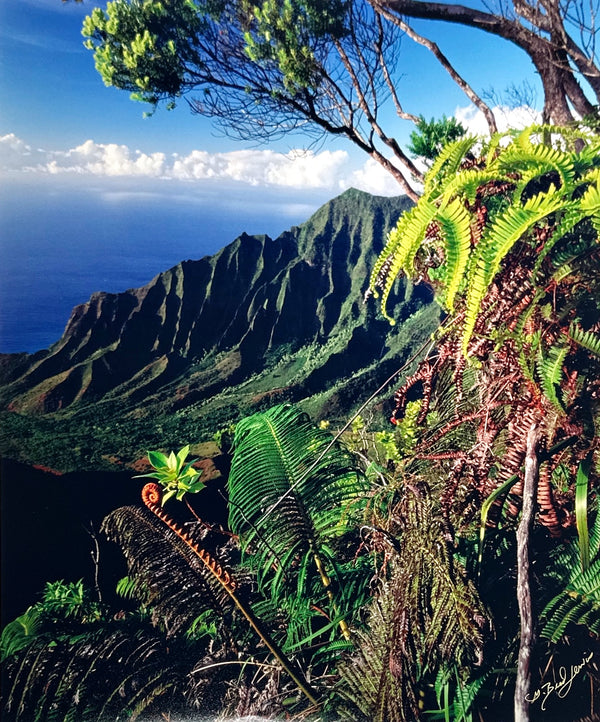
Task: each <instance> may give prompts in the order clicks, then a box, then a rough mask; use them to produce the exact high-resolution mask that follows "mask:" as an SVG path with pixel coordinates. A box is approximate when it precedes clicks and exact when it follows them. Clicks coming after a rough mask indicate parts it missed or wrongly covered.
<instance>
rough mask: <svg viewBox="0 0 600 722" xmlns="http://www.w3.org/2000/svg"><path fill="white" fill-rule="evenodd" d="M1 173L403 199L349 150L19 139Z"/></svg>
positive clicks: (5, 154)
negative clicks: (159, 147)
mask: <svg viewBox="0 0 600 722" xmlns="http://www.w3.org/2000/svg"><path fill="white" fill-rule="evenodd" d="M0 168H2V169H3V170H5V171H10V172H19V173H29V174H33V173H37V174H44V175H66V174H69V175H82V176H83V175H88V176H96V177H130V178H152V179H164V180H178V181H190V182H202V181H205V182H211V183H214V184H218V183H223V184H227V183H229V184H230V183H236V184H245V185H248V186H252V187H254V188H256V187H261V186H262V187H266V188H282V189H285V188H288V189H304V190H328V191H332V192H339V191H342V190H344V189H346V188H348V187H350V186H354V187H358V188H361V189H362V190H366V191H369V192H372V193H380V194H383V195H397V194H398V193H399V188H398V186H397V185H396V183H395V182H394V180H393V179H392V178H391V177H390V176H389V175H388V174H387V173H386V172H385V171H384V170H383V169H381V168H380V167H379V166H378V164H377V163H375V162H373V161H372V160H370V159H368V160H367V161H366V162H365V163H364V164H363V165H362V166H359V167H358V168H357V167H356V165H355V164H354V163H353V162H352V160H351V158H350V155H349V154H348V153H347V152H346V151H343V150H334V151H330V150H323V151H321V152H318V153H315V152H313V151H301V150H292V151H290V152H289V153H276V152H275V151H272V150H236V151H232V152H227V153H209V152H207V151H204V150H192V151H191V152H190V153H188V154H187V155H179V154H171V155H168V154H166V153H163V152H155V153H143V152H142V151H140V150H133V149H131V148H129V147H128V146H126V145H118V144H116V143H97V142H95V141H93V140H86V141H85V142H84V143H82V144H81V145H78V146H77V147H75V148H70V149H68V150H44V149H41V148H34V147H32V146H31V145H29V144H27V143H26V142H25V141H23V140H22V139H21V138H18V137H17V136H16V135H15V134H14V133H9V134H7V135H4V136H0Z"/></svg>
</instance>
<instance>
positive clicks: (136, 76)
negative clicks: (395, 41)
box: [82, 0, 347, 107]
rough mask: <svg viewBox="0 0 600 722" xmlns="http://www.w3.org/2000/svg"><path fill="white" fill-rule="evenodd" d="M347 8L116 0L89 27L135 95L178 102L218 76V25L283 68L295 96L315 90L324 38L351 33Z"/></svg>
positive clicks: (100, 62)
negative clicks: (214, 46)
mask: <svg viewBox="0 0 600 722" xmlns="http://www.w3.org/2000/svg"><path fill="white" fill-rule="evenodd" d="M346 12H347V5H346V3H345V2H341V1H340V0H335V2H324V0H284V2H274V1H273V0H264V1H263V2H254V1H253V0H241V1H240V2H224V0H202V2H199V1H198V0H142V1H141V2H128V1H127V0H113V1H112V2H109V3H108V4H107V7H106V11H104V10H102V9H101V8H94V10H93V11H92V12H91V14H90V15H89V16H88V17H86V19H85V22H84V25H83V30H82V33H83V35H84V36H85V37H86V41H85V46H86V47H87V48H88V49H90V50H92V51H93V52H94V59H95V64H96V69H97V70H98V72H99V74H100V76H101V77H102V79H103V80H104V83H105V84H106V85H110V86H114V87H117V88H121V89H126V90H130V91H132V94H131V97H132V99H133V100H139V101H143V102H146V103H150V104H151V105H153V106H156V105H157V104H158V103H159V102H160V100H162V99H170V100H169V103H170V105H169V106H168V107H173V104H174V99H175V98H177V97H179V96H181V95H182V94H183V93H185V92H186V91H187V90H188V89H189V88H191V87H195V86H196V85H197V84H199V83H201V82H202V81H203V80H204V81H205V82H207V83H208V82H209V81H211V80H212V79H213V76H212V74H211V73H212V72H214V71H211V68H210V63H211V51H210V44H211V42H214V35H215V31H216V33H217V35H218V34H219V32H221V34H225V33H227V35H228V36H230V38H229V41H228V42H229V43H232V37H233V36H234V35H235V36H236V37H237V42H238V43H239V47H238V48H236V50H240V49H241V50H243V53H244V54H245V55H246V56H247V58H248V59H250V60H251V61H252V62H254V63H256V64H257V65H258V66H261V65H262V66H265V67H268V66H270V65H272V66H274V67H276V68H277V69H278V71H279V73H280V74H281V83H282V91H283V90H284V91H287V92H288V93H289V94H290V95H291V96H292V97H293V96H294V95H295V94H296V92H297V91H298V89H301V88H307V87H312V88H315V87H316V86H317V84H318V82H319V79H320V74H321V71H320V67H319V64H318V63H317V62H316V59H315V52H316V51H317V50H318V45H319V41H320V40H321V39H323V38H325V37H327V36H333V37H337V38H339V37H342V36H343V35H344V34H345V33H346V32H347V30H346V27H345V15H346ZM221 42H225V39H224V37H222V38H221ZM212 59H214V58H212ZM238 82H242V83H243V76H242V78H241V80H240V81H238ZM232 90H234V87H232ZM206 92H207V93H210V90H208V88H207V91H206ZM273 92H276V91H275V90H274V91H273Z"/></svg>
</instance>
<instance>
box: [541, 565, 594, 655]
mask: <svg viewBox="0 0 600 722" xmlns="http://www.w3.org/2000/svg"><path fill="white" fill-rule="evenodd" d="M541 619H542V621H543V622H544V626H543V628H542V631H541V636H542V637H545V638H546V639H550V640H551V641H553V642H557V641H558V640H559V639H560V637H561V636H562V635H563V634H564V632H565V630H566V628H567V626H568V625H569V624H570V623H572V624H584V625H585V626H586V627H587V628H588V629H589V630H590V632H592V634H600V559H596V561H595V562H594V563H593V564H592V565H591V566H590V568H589V569H588V570H587V571H586V572H582V571H581V570H578V571H577V572H575V573H574V574H573V576H572V577H571V579H570V582H569V584H568V585H567V588H566V589H565V590H564V591H563V592H561V593H560V594H558V595H557V596H556V597H554V599H552V600H551V601H550V602H549V603H548V604H547V605H546V607H545V609H544V611H543V612H542V615H541Z"/></svg>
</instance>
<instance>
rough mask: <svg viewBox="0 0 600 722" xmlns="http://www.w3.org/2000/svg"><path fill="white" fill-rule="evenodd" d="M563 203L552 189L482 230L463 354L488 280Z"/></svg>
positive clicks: (471, 282)
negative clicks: (532, 231)
mask: <svg viewBox="0 0 600 722" xmlns="http://www.w3.org/2000/svg"><path fill="white" fill-rule="evenodd" d="M563 203H564V201H563V199H562V197H561V196H560V195H559V194H558V193H557V192H556V190H555V189H554V188H552V189H551V190H550V191H549V192H548V193H540V194H538V195H536V196H534V197H533V198H530V199H529V200H528V201H527V202H526V203H525V205H523V206H521V205H514V206H509V207H508V208H507V209H506V210H505V211H504V212H503V213H501V214H499V215H498V216H496V217H495V218H494V221H493V222H492V224H491V225H490V226H489V227H488V228H487V229H486V231H485V234H484V237H483V238H482V241H481V243H480V244H479V246H478V249H477V254H476V255H475V257H474V258H473V260H472V262H471V266H470V272H469V278H468V287H467V297H466V311H465V323H464V329H463V351H465V352H466V350H467V348H468V345H469V341H470V340H471V336H472V333H473V329H474V328H475V323H476V321H477V316H478V313H479V310H480V308H481V303H482V301H483V299H484V297H485V295H486V293H487V291H488V289H489V287H490V284H491V282H492V279H493V278H494V276H495V275H496V274H497V273H498V271H499V270H500V264H501V263H502V260H503V259H504V258H505V257H506V255H507V254H508V252H509V251H510V250H511V249H512V247H513V246H514V245H515V244H516V243H517V242H518V241H519V240H520V239H521V238H522V237H523V236H524V235H525V234H526V233H527V232H528V231H529V230H530V229H531V228H532V227H533V226H534V225H535V224H536V223H538V222H539V221H541V220H542V219H544V218H546V217H547V216H548V215H550V214H551V213H553V212H554V211H556V210H558V209H559V208H560V207H561V205H563Z"/></svg>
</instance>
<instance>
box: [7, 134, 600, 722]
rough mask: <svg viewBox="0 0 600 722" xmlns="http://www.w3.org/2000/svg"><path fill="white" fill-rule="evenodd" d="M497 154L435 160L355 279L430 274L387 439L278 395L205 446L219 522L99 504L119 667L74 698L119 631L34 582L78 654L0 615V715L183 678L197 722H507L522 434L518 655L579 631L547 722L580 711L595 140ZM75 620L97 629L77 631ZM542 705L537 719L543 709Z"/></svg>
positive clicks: (87, 713)
mask: <svg viewBox="0 0 600 722" xmlns="http://www.w3.org/2000/svg"><path fill="white" fill-rule="evenodd" d="M508 141H509V142H506V139H505V141H504V144H502V143H501V142H500V139H493V140H492V142H491V144H490V145H489V146H487V147H484V148H483V151H482V152H483V155H482V156H480V157H474V156H473V157H471V156H470V155H469V153H470V152H471V151H472V150H473V149H474V148H475V141H474V140H473V139H470V138H469V139H461V140H459V141H457V142H455V143H453V144H450V145H449V146H447V147H446V149H445V150H443V151H442V153H441V154H440V156H439V158H438V160H437V161H436V163H435V165H434V169H433V170H432V175H431V176H430V177H428V179H427V183H426V187H425V195H424V197H423V200H422V202H421V203H420V204H418V205H417V206H416V208H415V209H414V211H408V212H407V213H405V215H404V216H403V218H401V220H400V222H399V229H400V230H398V231H396V232H395V233H392V235H391V237H390V241H389V243H388V246H387V247H386V249H385V250H384V253H383V255H382V257H381V259H380V261H379V263H378V265H377V268H376V269H375V272H374V276H373V285H375V286H377V285H378V284H379V285H380V286H381V287H383V291H384V299H385V297H386V295H387V293H388V292H389V289H390V288H391V285H392V283H393V278H394V277H395V274H397V273H398V271H399V270H400V269H404V270H405V271H407V272H410V273H411V274H412V275H413V277H414V276H419V277H420V278H421V279H422V280H427V281H428V282H430V283H431V284H432V286H434V288H435V289H436V292H437V294H438V298H439V300H440V303H441V304H442V305H443V306H444V308H445V309H446V312H447V314H448V316H447V318H446V320H445V323H444V325H443V327H442V328H441V330H440V332H439V333H438V334H437V335H436V337H435V338H434V339H433V341H432V342H431V343H430V344H429V349H430V351H429V353H427V354H425V356H424V358H422V359H420V361H419V362H418V363H416V364H411V363H410V362H409V361H408V362H407V363H406V375H405V378H404V379H403V384H402V386H401V387H400V389H399V390H398V391H397V393H396V397H395V401H396V408H395V410H394V413H393V416H392V419H393V421H394V423H395V428H394V430H391V429H390V430H386V431H381V430H375V431H371V430H370V429H369V428H368V424H367V422H366V421H365V416H364V415H363V416H356V417H354V418H353V420H352V421H350V422H348V423H347V424H345V426H346V428H347V431H345V433H344V434H343V435H342V434H338V435H335V436H334V435H333V434H332V433H331V432H330V428H331V424H327V423H321V424H315V423H313V422H312V421H311V420H310V418H309V417H308V416H307V415H306V414H305V413H304V412H303V411H301V410H300V409H299V408H297V407H295V406H292V405H290V404H280V405H276V406H271V407H269V408H267V409H266V410H265V411H260V412H258V413H253V414H251V415H250V416H248V417H247V418H244V419H242V420H241V421H238V422H237V423H236V424H235V429H233V428H232V427H229V428H227V427H226V428H225V429H224V433H223V434H221V435H220V436H219V439H220V441H223V439H225V442H226V443H225V445H226V446H228V445H229V443H231V455H232V458H231V470H230V473H229V477H228V488H227V493H228V504H229V507H228V509H229V517H228V524H227V529H218V528H216V527H213V528H208V525H206V524H205V523H203V522H202V521H198V520H196V523H195V524H186V525H185V528H184V527H183V526H181V525H180V524H179V523H178V522H176V521H175V520H173V518H172V517H170V516H169V514H168V512H166V511H165V510H164V509H163V507H162V506H161V505H160V500H154V501H152V500H150V501H148V499H147V496H146V493H145V494H144V500H145V503H146V508H143V507H141V506H133V507H123V508H121V509H117V510H115V511H114V512H112V513H111V514H110V515H109V516H108V517H107V518H106V520H105V522H104V526H103V529H104V531H105V532H106V533H107V534H108V536H109V537H110V538H111V539H113V540H115V541H117V542H118V543H119V545H120V546H121V548H122V549H123V552H124V554H125V558H126V560H127V564H128V578H127V580H125V581H122V582H121V583H120V585H119V589H120V590H121V592H122V593H123V594H124V595H126V596H128V597H132V598H134V599H136V600H137V602H138V604H139V609H138V611H137V612H136V614H137V619H138V622H139V630H138V633H137V634H136V635H134V636H133V637H131V636H130V637H129V643H130V646H129V647H127V655H128V656H127V664H126V665H125V667H124V668H123V669H122V670H121V672H120V675H121V676H120V677H119V673H116V672H115V671H114V669H113V668H112V667H111V670H112V672H111V674H113V675H116V677H114V676H113V677H107V678H110V680H111V682H110V684H109V683H106V685H105V686H106V689H105V690H104V696H103V697H101V698H99V697H98V696H97V695H96V696H94V692H93V689H92V686H91V682H92V680H94V682H95V683H97V682H98V680H99V679H104V678H103V677H98V676H95V673H94V674H92V672H91V671H90V664H89V660H88V661H87V662H84V659H83V656H82V655H83V650H84V649H85V650H88V651H89V650H92V651H93V653H94V654H95V655H97V650H98V649H100V650H101V653H100V656H99V657H98V659H100V660H101V661H102V663H104V661H106V662H107V663H108V662H111V663H114V661H115V660H116V659H119V660H121V659H122V658H123V652H122V648H121V646H120V645H121V644H123V638H122V636H121V635H120V632H119V634H117V631H118V630H117V629H116V628H114V627H113V626H111V625H113V624H114V621H115V620H112V619H111V621H110V623H109V621H108V618H107V616H106V614H105V613H104V612H103V611H102V610H101V609H100V608H95V607H93V606H92V607H89V606H86V603H85V595H84V594H83V591H82V589H81V588H80V586H78V585H75V586H73V587H65V585H63V584H62V583H59V584H58V585H49V586H48V587H47V592H46V596H45V598H44V604H45V606H46V609H47V613H50V614H51V615H54V617H55V618H56V616H57V614H58V613H57V611H56V610H57V609H58V610H62V611H60V615H62V616H61V620H68V624H72V623H73V620H75V621H76V622H77V623H78V624H79V631H78V632H77V633H78V634H81V635H83V636H81V639H85V645H84V646H83V647H79V646H73V645H74V644H75V640H74V639H73V632H72V631H69V635H70V636H69V638H68V644H67V645H66V646H65V645H63V641H64V640H63V638H62V636H61V634H62V632H61V631H60V630H61V627H60V626H57V627H55V628H52V629H51V630H50V638H48V637H44V634H46V633H47V630H42V628H41V627H37V626H36V625H37V622H36V620H35V615H34V616H31V617H28V616H27V614H26V615H24V616H23V617H22V618H20V619H19V620H16V621H15V622H14V623H12V625H9V627H7V630H8V631H7V632H6V635H5V637H3V640H2V648H3V651H4V653H5V655H6V661H7V669H8V686H7V687H6V688H7V690H8V698H7V699H8V701H7V702H5V711H6V712H7V713H8V714H9V717H7V719H15V720H19V719H23V720H24V719H25V715H26V714H27V713H28V711H29V710H30V709H31V705H32V703H33V700H34V698H35V696H36V695H37V698H38V702H39V700H41V703H40V709H42V710H47V709H49V707H50V706H51V705H53V704H54V705H57V706H58V707H59V708H60V709H64V707H65V706H66V705H68V703H69V702H70V703H71V705H72V704H73V697H72V693H71V692H70V691H67V689H66V684H67V682H70V681H71V680H72V679H74V680H76V685H79V686H76V689H77V690H78V692H77V694H78V695H81V696H83V695H85V700H86V701H85V704H86V705H87V706H86V707H85V710H84V709H83V707H82V706H81V705H80V704H79V703H78V704H77V705H75V706H76V708H77V711H78V712H80V716H79V718H80V719H87V718H88V717H89V718H95V717H97V716H98V710H101V711H102V710H108V709H110V710H111V711H112V710H113V709H114V706H111V705H114V704H115V703H116V702H120V704H121V707H120V710H119V711H118V713H116V715H115V718H117V717H118V716H119V715H123V714H125V715H129V716H131V717H132V718H135V717H136V716H137V715H139V714H141V713H142V712H144V711H145V712H151V713H156V712H160V713H162V714H165V715H169V714H170V713H171V712H172V711H173V710H179V709H188V710H189V709H193V708H194V707H196V708H197V707H201V706H202V705H203V704H204V702H205V700H206V690H207V689H208V688H210V689H212V690H213V691H215V690H216V691H217V693H218V704H219V705H220V707H221V708H222V711H223V713H227V712H232V711H233V710H234V709H235V711H236V713H237V714H257V713H259V714H263V715H279V716H281V717H283V716H284V715H286V716H287V717H292V718H297V719H306V718H309V717H310V715H311V714H313V715H315V716H318V718H320V719H324V718H328V717H331V719H340V718H343V719H348V720H357V721H358V720H360V721H361V722H363V720H369V721H370V722H408V721H410V722H414V721H415V720H425V719H440V720H453V721H455V722H463V721H464V722H467V721H469V720H474V719H478V720H484V721H485V720H494V719H510V714H511V711H512V700H511V697H512V695H513V693H514V686H515V669H516V667H517V663H518V658H519V632H520V630H519V609H518V604H517V601H518V600H517V599H516V595H515V579H516V577H517V572H518V568H517V567H518V565H517V560H516V553H515V543H516V542H515V530H516V528H517V525H518V520H519V515H520V506H521V502H522V496H523V493H524V492H523V482H524V475H525V471H524V468H525V466H526V465H527V464H528V463H529V462H530V460H531V456H530V454H531V453H532V452H531V449H530V448H529V447H528V446H527V445H526V438H529V432H530V431H531V429H532V428H533V429H534V430H536V432H537V434H538V435H539V438H540V440H541V441H540V443H539V445H538V446H537V447H536V448H535V449H534V450H533V453H534V454H535V457H536V459H537V462H538V467H539V473H538V475H537V479H536V481H537V513H536V516H535V524H534V525H533V527H532V530H531V532H530V534H529V537H530V539H529V541H530V554H531V559H530V562H531V566H532V568H533V569H534V570H535V575H536V577H535V578H536V585H531V592H532V596H533V612H534V621H535V626H536V629H537V632H538V642H537V644H536V646H535V649H534V655H535V658H534V659H533V660H531V666H532V669H536V670H538V669H539V675H540V678H539V680H536V683H538V684H539V685H543V684H545V683H546V681H548V680H550V681H551V680H552V679H553V678H554V675H560V669H561V665H562V658H563V655H564V654H565V650H566V649H567V650H568V648H569V643H570V642H572V641H573V640H574V639H577V640H578V642H580V643H581V642H582V640H583V645H584V646H583V649H584V650H585V657H584V659H585V662H584V663H583V664H582V665H581V667H580V668H579V667H578V669H579V675H580V680H578V682H577V684H579V682H581V685H580V686H579V687H578V688H577V689H578V691H579V692H580V693H579V694H578V696H577V699H575V697H573V698H570V699H569V700H568V704H569V709H570V714H571V717H574V716H575V715H577V716H578V717H579V718H580V719H581V720H584V719H589V718H590V715H592V714H593V705H594V701H593V695H592V696H591V697H590V693H589V689H590V688H591V689H594V686H596V688H597V685H598V684H599V682H600V674H599V672H598V666H597V664H596V662H595V661H592V660H594V654H595V652H596V651H598V652H599V653H600V650H599V649H598V642H597V634H598V632H599V630H600V560H599V556H598V555H599V553H600V521H599V520H600V514H598V508H597V499H596V494H597V487H598V482H599V481H600V479H599V471H600V460H599V458H598V449H599V441H598V434H597V428H598V424H599V421H600V420H599V417H598V402H597V399H598V391H599V386H598V384H599V379H600V373H599V370H600V359H599V358H598V355H597V350H598V341H597V339H598V332H599V330H600V329H599V328H598V318H599V317H600V314H599V313H598V311H599V305H600V304H599V302H598V299H599V298H600V295H599V294H598V293H597V290H598V283H599V278H600V274H599V273H598V270H599V267H600V244H599V243H598V229H599V225H600V221H599V218H600V203H599V202H598V199H599V198H600V192H599V190H598V189H599V187H600V186H599V183H600V180H599V179H600V176H599V169H600V162H599V160H598V158H599V154H598V152H597V151H598V143H597V139H596V138H594V137H588V136H586V135H584V134H580V133H577V132H571V131H565V130H560V129H555V128H552V129H551V128H533V129H529V130H528V131H526V132H525V133H523V134H521V135H517V136H515V137H514V138H508ZM571 143H573V144H574V147H573V146H571V145H570V144H571ZM590 148H591V149H593V150H590ZM288 362H289V359H287V360H286V359H285V358H281V359H279V361H278V363H288ZM348 386H350V381H348ZM232 437H233V438H232ZM341 438H344V440H345V443H342V441H341ZM188 452H189V447H184V448H183V449H182V450H181V451H180V452H179V453H177V454H175V453H171V454H164V453H163V452H151V454H150V457H149V458H150V461H151V463H152V464H153V466H154V468H155V471H154V472H153V473H151V474H148V475H147V476H150V477H151V478H155V479H157V480H158V481H159V483H161V484H162V487H163V491H164V492H166V493H165V494H164V495H163V498H162V500H163V501H164V499H165V497H166V496H167V495H168V496H170V497H171V498H172V497H177V498H180V499H181V498H184V495H185V493H187V492H190V491H196V490H198V488H199V485H200V484H201V482H200V481H199V480H198V479H197V477H196V476H194V474H196V472H194V471H193V468H192V466H191V463H192V462H187V455H188ZM528 454H529V456H528ZM152 490H155V488H154V487H152ZM95 609H97V611H94V610H95ZM65 610H72V611H65ZM94 614H96V616H94ZM131 620H132V618H131V617H130V618H129V622H128V623H131ZM140 620H141V621H140ZM61 623H62V622H61ZM88 624H92V625H99V626H97V636H96V637H94V638H93V639H92V638H91V637H90V636H89V635H87V631H88V630H87V627H86V625H88ZM94 629H96V627H94ZM49 640H50V641H49ZM53 642H54V647H52V649H53V652H52V654H53V658H52V661H51V662H50V661H49V657H48V654H49V652H48V650H49V648H50V647H49V646H48V645H52V644H53ZM165 646H166V647H169V648H170V647H171V646H173V648H174V649H176V650H177V651H180V650H182V649H184V650H185V654H183V655H182V657H181V658H179V657H175V655H173V654H171V656H169V654H167V653H164V654H163V656H162V657H160V660H161V662H160V666H159V667H158V666H156V654H158V652H159V651H163V652H164V647H165ZM36 655H37V656H36ZM86 659H87V658H86ZM100 666H102V665H100ZM25 669H27V670H29V672H28V674H29V676H28V677H27V679H25V671H24V670H25ZM258 670H259V671H260V672H259V671H258ZM142 671H143V672H144V673H145V674H146V680H147V682H146V683H145V684H143V685H142V686H141V688H140V687H139V674H140V673H141V672H142ZM38 673H39V674H38ZM103 674H105V675H106V674H107V672H106V670H104V671H103ZM81 675H83V677H82V676H81ZM34 677H35V679H36V680H37V679H38V678H39V679H40V680H43V682H39V683H38V682H37V681H36V682H35V683H34V682H33V681H32V680H33V679H34ZM123 677H125V679H123ZM82 678H83V679H85V680H86V684H85V685H83V684H80V682H79V680H81V679H82ZM115 679H116V680H117V681H115ZM87 680H89V685H88V686H86V685H87V684H88V682H87ZM130 680H132V681H133V680H135V682H136V684H137V685H138V686H136V685H134V684H133V682H131V683H130ZM43 684H45V685H46V689H47V690H49V691H44V688H42V687H41V685H43ZM574 684H575V682H574ZM71 686H72V685H71ZM226 688H229V689H230V690H233V693H232V694H230V695H228V694H227V692H226ZM116 689H118V690H119V692H118V693H117V692H115V690H116ZM582 690H583V691H582ZM107 694H108V697H107V696H106V695H107ZM118 695H120V697H121V699H117V696H118ZM232 695H233V696H232ZM233 697H235V700H234V699H233ZM532 699H533V701H532V702H531V704H532V705H534V704H535V703H536V700H537V698H532ZM240 700H242V702H240ZM553 702H555V703H556V704H557V705H558V706H557V707H555V708H553V710H550V711H549V713H553V712H557V714H559V715H560V713H561V711H563V712H564V707H563V708H560V706H559V705H560V699H557V700H553ZM548 704H550V702H548ZM532 709H533V707H532ZM563 716H564V715H563ZM40 719H41V718H40Z"/></svg>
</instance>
